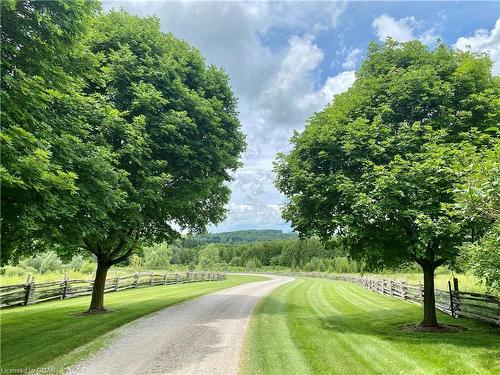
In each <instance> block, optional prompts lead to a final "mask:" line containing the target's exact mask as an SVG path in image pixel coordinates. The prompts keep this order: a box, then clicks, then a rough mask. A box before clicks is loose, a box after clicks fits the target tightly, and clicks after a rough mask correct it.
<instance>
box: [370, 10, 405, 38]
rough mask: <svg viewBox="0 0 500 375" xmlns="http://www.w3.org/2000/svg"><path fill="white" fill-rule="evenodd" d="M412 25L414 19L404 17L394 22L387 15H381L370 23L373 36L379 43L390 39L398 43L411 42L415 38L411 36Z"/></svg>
mask: <svg viewBox="0 0 500 375" xmlns="http://www.w3.org/2000/svg"><path fill="white" fill-rule="evenodd" d="M414 25H415V18H414V17H406V18H401V19H399V20H396V19H394V18H393V17H391V16H388V15H387V14H382V15H381V16H379V17H377V18H375V19H374V20H373V22H372V26H373V27H374V28H375V34H376V35H377V37H378V38H379V40H380V41H384V40H386V39H387V38H392V39H394V40H397V41H398V42H407V41H409V40H413V39H415V36H414V35H413V27H414Z"/></svg>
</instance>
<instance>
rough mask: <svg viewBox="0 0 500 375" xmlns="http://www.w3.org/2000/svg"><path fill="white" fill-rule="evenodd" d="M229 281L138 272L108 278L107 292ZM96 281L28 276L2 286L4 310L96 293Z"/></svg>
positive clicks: (219, 276) (217, 276)
mask: <svg viewBox="0 0 500 375" xmlns="http://www.w3.org/2000/svg"><path fill="white" fill-rule="evenodd" d="M224 279H226V274H225V273H223V272H182V273H181V272H179V273H163V274H158V273H153V272H138V273H134V274H132V275H128V276H118V275H117V276H114V277H108V279H107V280H106V286H105V289H104V292H105V293H108V292H117V291H119V290H124V289H131V288H139V287H147V286H155V285H172V284H185V283H193V282H200V281H217V280H224ZM93 284H94V280H78V279H67V278H65V279H64V280H58V281H50V282H45V283H35V278H34V277H32V276H28V279H27V280H26V283H24V284H16V285H2V286H0V307H8V306H26V305H31V304H34V303H39V302H44V301H49V300H55V299H66V298H72V297H79V296H84V295H88V294H91V293H92V287H93Z"/></svg>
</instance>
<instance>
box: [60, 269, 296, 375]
mask: <svg viewBox="0 0 500 375" xmlns="http://www.w3.org/2000/svg"><path fill="white" fill-rule="evenodd" d="M269 277H271V278H272V279H270V280H265V281H258V282H253V283H248V284H243V285H239V286H235V287H232V288H228V289H224V290H221V291H218V292H216V293H211V294H207V295H205V296H202V297H199V298H197V299H194V300H191V301H187V302H184V303H181V304H178V305H174V306H172V307H169V308H166V309H163V310H161V311H159V312H156V313H154V314H151V315H148V316H147V317H144V318H141V319H138V320H136V321H134V322H132V323H130V324H127V325H125V326H123V327H121V328H119V329H118V330H117V332H118V338H117V339H115V340H114V341H113V343H112V344H111V345H110V346H108V347H106V348H104V349H101V350H100V351H98V352H97V353H96V354H95V355H93V356H92V357H90V358H88V359H87V360H85V361H83V362H81V363H79V364H78V365H76V366H75V367H73V368H71V369H70V370H69V371H68V374H72V375H74V374H91V375H107V374H120V375H122V374H140V375H143V374H144V375H146V374H182V375H189V374H224V375H230V374H237V372H238V368H239V364H240V354H241V348H242V344H243V339H244V336H245V331H246V328H247V325H248V322H249V320H250V317H251V315H252V311H253V309H254V307H255V305H256V304H257V302H258V301H259V300H260V299H261V298H262V297H263V296H265V295H266V294H268V293H269V292H271V291H272V290H273V289H275V288H276V287H278V286H280V285H282V284H284V283H287V282H289V281H291V280H293V278H291V277H286V276H269Z"/></svg>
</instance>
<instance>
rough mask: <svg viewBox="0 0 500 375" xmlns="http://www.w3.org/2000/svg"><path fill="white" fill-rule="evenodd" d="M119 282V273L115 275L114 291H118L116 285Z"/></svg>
mask: <svg viewBox="0 0 500 375" xmlns="http://www.w3.org/2000/svg"><path fill="white" fill-rule="evenodd" d="M119 284H120V275H118V274H117V275H116V278H115V292H116V291H118V285H119Z"/></svg>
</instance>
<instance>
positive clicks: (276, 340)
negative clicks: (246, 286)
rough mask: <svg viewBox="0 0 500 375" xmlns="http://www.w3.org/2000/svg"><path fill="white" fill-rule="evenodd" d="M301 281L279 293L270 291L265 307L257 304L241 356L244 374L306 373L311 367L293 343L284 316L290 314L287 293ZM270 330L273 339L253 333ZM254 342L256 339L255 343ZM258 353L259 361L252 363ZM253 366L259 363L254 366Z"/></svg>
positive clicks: (282, 288)
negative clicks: (256, 343) (257, 343)
mask: <svg viewBox="0 0 500 375" xmlns="http://www.w3.org/2000/svg"><path fill="white" fill-rule="evenodd" d="M299 285H300V282H295V283H289V284H286V285H284V286H282V287H280V288H279V289H280V291H281V292H280V293H278V294H276V295H275V294H274V293H273V294H272V297H268V298H266V299H265V301H266V303H265V306H263V305H261V303H259V304H258V305H257V307H256V310H258V311H259V314H257V315H255V317H254V319H253V320H252V321H251V322H250V325H249V328H248V332H249V334H248V335H247V337H246V340H245V341H246V342H245V348H244V351H243V357H242V372H243V373H244V374H272V373H279V374H293V373H297V374H298V373H301V374H309V373H310V370H309V368H308V367H307V363H306V362H305V360H304V358H303V357H302V351H301V350H300V349H299V348H297V347H296V346H295V341H294V340H293V339H292V338H291V337H290V328H289V327H288V325H287V320H286V319H283V317H284V316H287V315H288V314H289V311H288V309H289V308H290V303H291V301H289V300H288V296H290V295H293V294H294V293H293V290H294V289H296V288H297V287H298V286H299ZM263 332H269V333H270V334H272V335H273V338H272V340H261V338H260V337H258V338H257V337H254V336H253V335H254V334H259V335H261V334H262V333H263ZM254 342H259V345H258V346H254V345H253V343H254ZM255 355H257V356H258V357H259V358H260V359H261V361H260V362H258V363H255V362H254V361H253V360H252V358H253V357H254V356H255ZM254 365H258V367H255V366H254Z"/></svg>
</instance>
